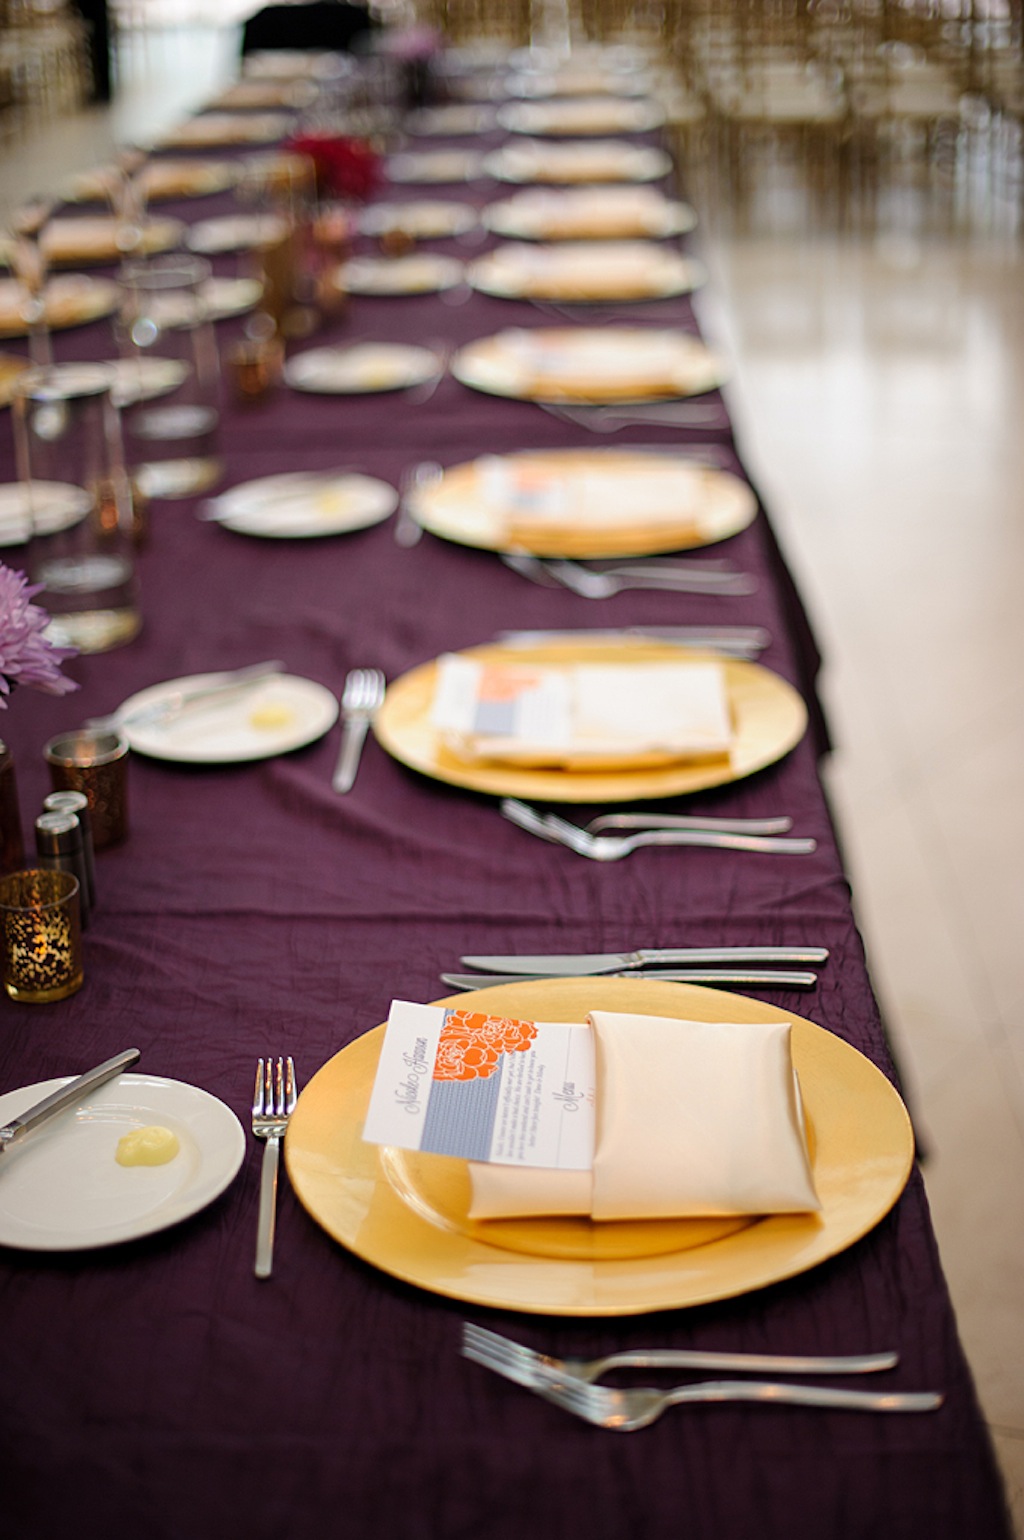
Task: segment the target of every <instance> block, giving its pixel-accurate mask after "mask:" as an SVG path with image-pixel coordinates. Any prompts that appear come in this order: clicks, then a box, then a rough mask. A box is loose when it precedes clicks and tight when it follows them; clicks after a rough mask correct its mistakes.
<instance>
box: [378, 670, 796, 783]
mask: <svg viewBox="0 0 1024 1540" xmlns="http://www.w3.org/2000/svg"><path fill="white" fill-rule="evenodd" d="M465 655H466V656H467V657H471V658H479V659H481V660H482V661H491V662H505V661H508V662H514V663H516V664H518V665H529V664H530V663H558V664H563V665H565V664H569V663H657V662H673V663H678V662H679V660H680V657H681V656H682V655H681V653H680V651H679V648H678V647H669V646H665V645H663V644H662V645H659V644H658V643H655V642H652V643H651V645H650V646H645V645H643V644H642V643H640V642H637V643H635V644H634V643H632V642H631V643H630V645H629V647H628V649H626V648H624V647H622V646H619V647H616V646H615V645H614V643H611V644H609V645H607V646H604V645H602V644H600V643H591V642H587V643H579V642H577V643H575V644H573V643H568V644H566V643H558V644H551V645H550V646H546V647H530V648H525V647H517V648H515V650H514V651H512V650H510V649H508V648H504V647H501V646H498V645H493V644H492V645H489V646H486V647H473V648H470V649H468V650H467V652H466V654H465ZM690 656H692V657H693V658H694V659H707V658H709V657H712V656H713V655H712V654H710V653H701V652H696V651H695V652H693V653H692V654H690ZM715 661H716V662H720V663H721V665H722V668H723V670H724V672H725V687H726V693H727V695H728V699H729V709H730V711H731V712H732V716H733V726H734V732H735V736H734V738H733V745H732V754H731V755H730V756H729V758H728V759H726V758H724V757H723V758H721V759H700V760H677V761H673V762H672V763H671V764H661V765H647V766H636V767H631V768H623V769H617V770H586V771H583V770H558V769H536V768H533V767H531V766H521V765H513V764H497V763H485V764H467V763H466V762H465V761H464V760H461V759H457V758H456V756H455V755H454V754H452V753H450V752H449V751H448V750H447V749H446V748H445V746H444V745H443V743H442V742H441V740H440V737H439V735H438V733H437V732H436V730H435V728H434V727H433V725H432V723H431V720H430V711H431V705H432V703H433V699H434V689H435V681H436V677H437V664H436V662H432V663H423V664H421V665H420V667H419V668H414V669H412V670H411V671H410V672H409V673H408V674H403V675H402V677H401V678H400V679H396V680H395V681H394V683H393V684H389V685H388V690H387V695H386V697H385V700H384V705H383V706H382V707H381V709H380V711H379V712H378V713H377V717H376V720H375V721H374V724H373V731H374V734H375V736H376V738H377V741H378V742H379V743H380V744H381V746H382V748H384V749H385V750H386V752H387V753H388V754H390V755H391V756H392V758H394V759H397V760H399V761H400V762H401V763H402V764H404V765H408V766H409V767H410V768H411V769H413V770H419V771H420V772H421V774H423V775H429V776H432V777H433V778H434V779H435V780H438V781H445V782H447V783H448V784H449V785H451V786H464V787H466V788H467V789H468V790H470V791H480V792H484V793H487V794H489V795H491V796H495V797H520V798H522V799H523V800H524V801H526V802H584V803H590V802H594V803H597V802H627V801H630V800H632V799H636V800H637V801H644V800H646V799H648V798H653V797H678V796H685V795H686V794H687V793H689V792H693V791H704V790H706V789H707V788H708V787H710V786H726V785H728V784H730V783H731V782H732V781H738V780H742V779H743V777H744V776H747V775H753V773H754V772H755V771H756V770H763V769H764V767H765V766H766V765H771V764H774V763H775V761H776V760H778V759H781V758H782V756H783V755H784V754H788V752H789V750H790V749H792V748H794V747H795V745H796V744H797V743H799V742H800V739H801V738H802V737H803V735H804V732H805V731H806V728H807V708H806V706H805V705H804V703H803V700H802V699H801V697H800V696H799V695H798V694H797V692H796V690H794V689H793V686H792V685H790V684H787V683H786V681H785V680H784V679H780V678H779V676H778V675H777V674H773V673H772V672H771V671H770V669H767V668H762V667H761V665H760V664H758V663H743V662H739V661H738V660H736V659H733V658H718V657H715Z"/></svg>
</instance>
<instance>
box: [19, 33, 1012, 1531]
mask: <svg viewBox="0 0 1024 1540" xmlns="http://www.w3.org/2000/svg"><path fill="white" fill-rule="evenodd" d="M233 60H234V47H233V41H232V38H231V35H230V33H228V34H217V33H214V32H194V31H188V30H185V29H170V30H166V31H163V32H157V33H150V34H141V35H138V36H136V37H135V38H134V39H133V40H131V41H129V43H127V44H126V45H125V49H124V53H123V69H122V85H121V89H120V91H119V94H118V97H117V99H116V101H115V104H114V106H113V108H112V109H111V110H110V111H109V112H106V111H104V112H100V111H92V112H89V113H84V114H82V115H81V118H80V119H78V120H76V121H75V123H74V124H72V125H68V124H66V123H64V124H61V125H58V126H55V127H54V128H51V129H49V130H44V131H38V132H36V133H34V134H33V135H32V137H31V138H30V139H29V140H27V141H25V142H23V143H22V144H20V145H18V146H17V147H16V148H15V149H13V150H11V151H9V152H8V154H7V156H6V159H5V163H4V164H3V166H2V167H0V211H2V209H3V207H4V206H6V205H9V203H10V202H11V201H12V200H13V199H14V198H16V197H18V196H20V195H22V194H23V193H26V192H30V191H33V190H34V188H35V185H36V184H37V183H38V182H40V181H49V182H55V181H58V180H59V179H61V178H63V177H64V176H65V175H66V174H68V173H70V172H73V171H74V170H76V169H79V168H81V167H84V166H86V165H88V164H91V163H93V162H94V161H95V160H97V159H99V158H102V156H103V154H104V153H106V151H107V149H108V148H109V146H110V144H111V142H112V141H113V140H123V139H140V138H142V137H144V136H145V135H146V134H148V133H155V132H156V131H157V130H158V129H159V128H160V127H161V126H163V125H164V124H165V123H167V122H170V121H171V120H173V119H174V118H175V117H176V116H178V115H180V114H181V113H182V112H184V111H185V110H186V109H187V107H189V106H190V105H193V104H195V103H197V102H199V101H201V100H202V99H203V98H204V96H205V95H208V94H210V93H211V92H212V90H213V89H214V87H215V85H216V84H217V83H218V82H219V80H221V79H222V78H224V76H225V75H227V74H230V73H231V71H232V70H233ZM900 210H902V213H899V211H900ZM704 212H706V211H704V210H702V213H704ZM990 212H992V211H990ZM994 212H995V213H997V214H1000V217H999V218H995V217H993V218H990V219H987V220H984V221H981V228H980V230H979V229H975V230H974V231H973V232H972V233H970V234H961V235H958V236H953V235H950V234H948V233H942V232H941V230H937V229H935V228H931V227H930V226H929V222H928V221H927V220H925V219H920V220H919V219H916V218H915V217H914V211H913V207H912V205H911V204H909V203H901V204H899V205H898V213H899V217H897V218H896V219H895V220H890V221H889V223H888V225H887V226H886V227H885V228H884V229H883V230H882V231H880V232H879V231H875V232H873V233H865V234H860V235H847V236H845V237H842V238H839V237H836V236H828V235H825V234H817V235H809V234H808V233H807V229H806V228H804V227H802V226H801V223H800V219H799V213H798V211H797V215H796V217H794V218H790V219H788V220H787V219H786V218H775V219H770V220H768V221H762V222H761V233H757V229H756V228H754V225H751V224H750V222H747V224H746V226H745V227H744V232H745V233H743V234H737V233H736V230H737V228H738V222H737V221H736V220H735V219H734V218H733V217H731V216H732V211H730V210H729V209H727V208H724V207H722V206H719V207H718V208H717V210H716V211H715V212H713V213H710V214H709V217H708V218H706V219H705V222H704V226H703V248H704V250H703V254H704V256H705V259H706V260H707V262H708V265H709V267H710V269H711V279H712V281H711V284H710V285H709V287H708V289H707V290H706V291H705V294H704V296H703V297H702V301H701V308H702V319H703V322H704V325H705V328H706V330H707V332H708V333H709V335H710V336H711V338H712V339H714V340H717V341H719V342H721V343H722V344H723V345H725V347H726V348H727V350H728V351H729V353H730V354H731V356H732V358H733V359H734V360H735V374H734V378H733V382H732V384H731V386H730V404H731V406H732V410H733V412H734V415H735V417H736V420H737V423H738V426H739V431H740V435H741V441H742V446H743V450H744V453H745V456H746V459H747V462H748V465H749V467H750V470H751V473H752V475H753V477H754V479H755V480H756V482H757V483H758V485H759V487H760V489H761V490H762V492H763V494H764V496H765V498H766V501H767V502H768V504H769V506H770V508H771V510H772V514H773V517H774V520H775V522H776V525H777V527H778V529H779V532H780V536H781V539H782V542H783V545H784V548H785V550H786V552H787V554H788V557H789V560H790V562H791V565H792V566H793V568H794V571H795V573H796V575H797V578H798V581H799V583H800V585H801V588H802V590H803V593H804V595H805V597H806V600H807V603H808V605H809V608H810V610H811V614H812V618H813V620H814V623H815V626H816V628H817V631H818V634H819V636H820V639H821V642H822V646H823V650H824V652H825V655H826V668H825V674H824V680H823V688H824V693H825V697H826V700H827V705H828V709H829V713H830V718H831V723H832V728H833V734H834V737H835V740H836V745H837V747H836V751H835V753H834V755H833V757H832V760H831V763H830V765H829V767H828V770H827V774H828V780H829V785H830V789H831V793H832V796H833V800H834V805H835V809H836V814H837V818H838V820H839V823H840V825H841V829H842V833H843V837H844V840H845V844H846V847H847V850H848V858H849V863H850V867H851V872H852V879H853V886H854V895H855V899H856V903H857V910H858V914H859V918H860V923H861V926H862V928H863V931H864V933H865V937H866V940H867V945H868V951H869V958H870V962H871V967H872V971H873V974H874V978H875V981H876V985H877V988H878V992H879V995H880V997H881V1000H882V1003H883V1007H884V1010H885V1012H886V1016H887V1019H888V1021H889V1024H890V1031H891V1035H892V1037H893V1039H894V1042H895V1044H896V1047H897V1051H898V1053H899V1055H900V1057H901V1060H902V1062H903V1068H904V1073H905V1079H906V1082H907V1089H908V1094H909V1096H910V1098H911V1100H912V1103H913V1106H914V1111H915V1115H916V1118H917V1121H918V1123H919V1127H920V1131H921V1134H922V1138H923V1142H924V1144H925V1146H926V1148H927V1153H928V1158H927V1162H926V1167H925V1171H926V1179H927V1185H928V1191H929V1195H930V1199H931V1204H932V1209H933V1214H934V1220H935V1227H936V1230H937V1233H938V1237H939V1244H940V1248H941V1251H942V1256H943V1260H944V1264H945V1268H946V1273H947V1276H948V1278H949V1283H950V1288H951V1290H952V1294H953V1298H954V1302H955V1304H956V1308H957V1313H958V1317H959V1322H960V1329H961V1333H962V1336H963V1340H964V1342H965V1345H966V1348H967V1352H968V1355H969V1357H970V1360H971V1363H972V1365H973V1367H974V1371H975V1374H976V1377H977V1383H978V1389H979V1394H980V1397H981V1401H982V1404H983V1407H984V1410H985V1414H986V1416H987V1418H988V1421H989V1424H990V1426H991V1428H992V1432H993V1436H994V1438H995V1441H996V1445H997V1448H998V1450H999V1454H1000V1457H1001V1459H1002V1461H1003V1466H1004V1469H1005V1471H1006V1476H1007V1484H1008V1489H1009V1492H1010V1497H1011V1501H1012V1503H1013V1505H1014V1508H1015V1512H1016V1513H1017V1516H1018V1527H1019V1531H1020V1533H1021V1534H1022V1535H1024V1311H1022V1294H1024V1223H1022V1222H1021V1216H1022V1211H1024V1203H1022V1200H1024V962H1022V958H1024V947H1022V945H1021V936H1022V935H1024V885H1022V882H1021V877H1020V874H1021V872H1024V797H1022V795H1021V792H1022V789H1024V787H1022V779H1024V776H1022V767H1024V678H1022V675H1021V670H1020V666H1019V660H1020V658H1021V657H1022V656H1024V604H1022V600H1021V594H1022V591H1024V500H1022V493H1021V488H1022V487H1024V241H1021V240H1020V238H1019V237H1015V236H1014V234H1013V232H1014V229H1015V226H1016V223H1017V220H1016V218H1015V217H1014V215H1015V214H1016V215H1019V213H1020V210H1019V209H1018V210H1016V211H1014V210H1012V209H1010V210H1008V209H1006V208H1004V209H1002V210H1001V211H1000V210H995V211H994ZM754 224H755V225H756V222H754ZM787 225H788V228H787ZM1008 232H1009V233H1008ZM972 1540H973V1537H972ZM978 1540H983V1537H978Z"/></svg>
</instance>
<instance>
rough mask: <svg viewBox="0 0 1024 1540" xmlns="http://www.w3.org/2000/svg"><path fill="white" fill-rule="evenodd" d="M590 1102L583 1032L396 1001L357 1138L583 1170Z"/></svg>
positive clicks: (571, 1026)
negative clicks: (365, 1113) (364, 1117)
mask: <svg viewBox="0 0 1024 1540" xmlns="http://www.w3.org/2000/svg"><path fill="white" fill-rule="evenodd" d="M596 1100H597V1094H596V1068H595V1054H594V1034H593V1033H592V1032H591V1030H590V1028H589V1026H588V1025H587V1024H586V1023H583V1022H575V1023H570V1022H557V1021H556V1022H546V1021H519V1020H516V1019H514V1018H513V1017H508V1016H495V1015H491V1014H489V1013H487V1012H484V1011H474V1010H472V1009H468V1008H467V1009H449V1008H447V1007H445V1006H440V1005H416V1004H412V1003H411V1002H409V1001H407V1000H396V1001H395V1002H394V1003H393V1004H392V1006H391V1013H390V1015H389V1017H388V1024H387V1030H386V1032H385V1035H384V1046H383V1048H382V1049H381V1055H380V1063H379V1065H378V1068H377V1075H376V1079H375V1080H374V1084H373V1091H372V1094H371V1097H370V1107H369V1111H368V1113H367V1118H366V1123H365V1126H364V1128H363V1138H364V1139H366V1140H367V1141H368V1142H369V1143H371V1144H389V1145H397V1146H398V1147H399V1148H400V1149H406V1150H425V1151H430V1152H431V1153H433V1154H436V1155H458V1156H461V1157H462V1158H463V1159H465V1160H473V1161H487V1162H494V1163H496V1164H499V1165H506V1166H544V1167H548V1168H550V1169H554V1170H563V1171H589V1170H590V1168H591V1166H592V1165H593V1161H594V1109H595V1105H596Z"/></svg>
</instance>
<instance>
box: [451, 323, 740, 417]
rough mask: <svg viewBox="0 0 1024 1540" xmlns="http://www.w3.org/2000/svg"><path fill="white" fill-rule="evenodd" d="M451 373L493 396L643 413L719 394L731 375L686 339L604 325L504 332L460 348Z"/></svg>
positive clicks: (709, 351)
mask: <svg viewBox="0 0 1024 1540" xmlns="http://www.w3.org/2000/svg"><path fill="white" fill-rule="evenodd" d="M451 370H452V373H453V374H454V375H455V377H456V379H458V380H461V382H462V383H463V384H464V385H469V386H471V387H472V388H473V389H474V390H482V391H485V392H487V393H488V394H490V395H498V396H513V397H518V398H520V399H522V400H527V401H537V402H541V403H549V404H551V405H553V406H555V407H565V406H569V407H571V406H574V405H575V406H585V405H594V406H600V405H601V404H609V405H615V406H620V405H622V404H623V403H636V404H637V405H642V406H644V407H645V408H646V407H647V406H648V405H649V404H651V403H656V402H673V401H675V400H676V399H677V398H679V397H683V396H691V395H701V394H703V393H704V392H706V391H711V390H716V389H717V388H718V387H719V386H720V385H722V384H724V382H725V380H726V379H727V378H728V373H729V371H728V367H727V365H726V362H725V359H724V358H723V357H722V355H721V354H720V353H718V352H716V351H715V350H714V349H713V348H709V347H708V346H707V344H706V343H704V342H702V341H701V340H700V339H699V338H697V337H694V336H691V335H690V333H689V332H683V331H667V330H660V329H658V330H655V329H651V330H640V329H637V328H631V327H626V326H609V325H606V326H598V327H588V326H585V325H580V326H577V327H574V328H573V329H571V330H570V329H567V328H564V327H563V328H555V327H536V328H532V329H530V330H527V329H524V328H518V327H509V328H508V329H506V330H505V331H501V332H495V333H494V334H493V335H491V336H489V337H481V338H479V339H477V340H476V341H475V342H470V343H467V344H466V345H465V346H464V347H462V348H460V349H459V350H458V352H456V354H455V356H454V358H453V359H452V364H451Z"/></svg>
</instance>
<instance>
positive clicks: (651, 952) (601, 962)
mask: <svg viewBox="0 0 1024 1540" xmlns="http://www.w3.org/2000/svg"><path fill="white" fill-rule="evenodd" d="M459 961H460V963H461V964H462V966H463V967H464V968H479V969H481V970H482V971H483V972H485V973H529V974H532V975H537V974H540V975H543V976H545V977H550V978H557V977H559V976H560V975H561V976H565V977H566V978H581V977H585V976H586V975H587V974H591V973H627V972H631V971H632V970H634V969H636V968H647V967H650V966H651V965H652V964H656V963H671V964H676V963H679V964H682V965H683V966H684V967H687V968H689V967H708V966H719V965H721V964H725V965H726V966H732V965H734V964H737V963H742V964H753V965H754V966H759V965H760V964H762V963H796V964H799V963H824V962H827V961H828V948H827V947H823V946H689V947H669V948H664V947H662V948H654V949H651V948H646V949H641V950H639V951H636V952H599V953H587V952H582V953H580V954H578V955H575V956H573V955H565V956H563V955H556V956H552V957H529V956H526V955H524V956H521V957H460V958H459Z"/></svg>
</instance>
